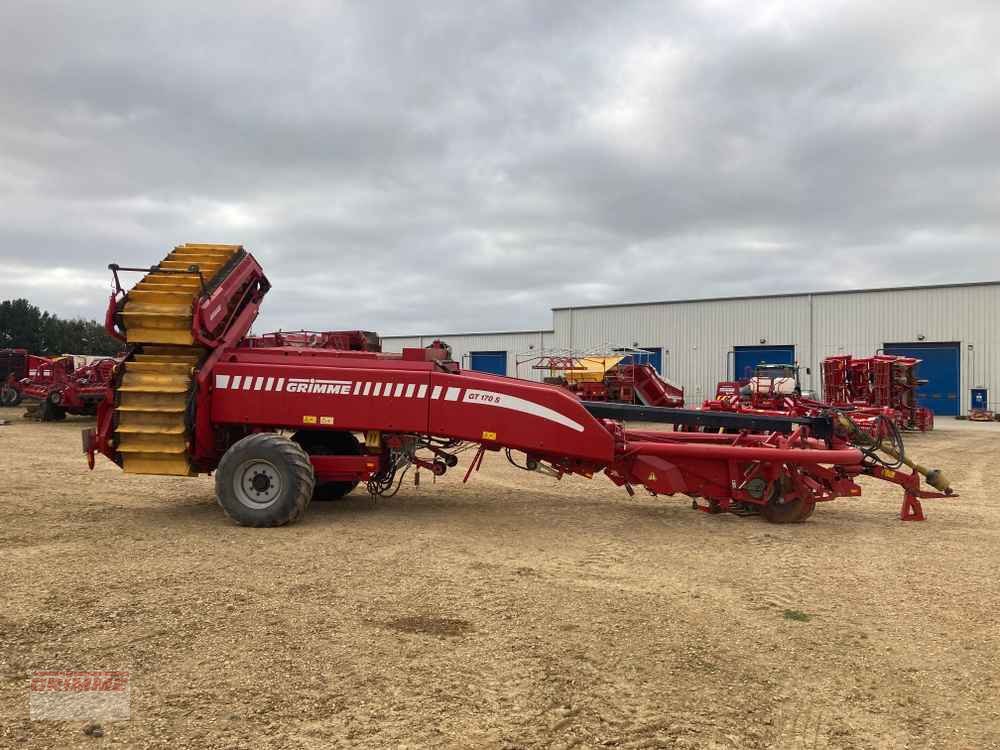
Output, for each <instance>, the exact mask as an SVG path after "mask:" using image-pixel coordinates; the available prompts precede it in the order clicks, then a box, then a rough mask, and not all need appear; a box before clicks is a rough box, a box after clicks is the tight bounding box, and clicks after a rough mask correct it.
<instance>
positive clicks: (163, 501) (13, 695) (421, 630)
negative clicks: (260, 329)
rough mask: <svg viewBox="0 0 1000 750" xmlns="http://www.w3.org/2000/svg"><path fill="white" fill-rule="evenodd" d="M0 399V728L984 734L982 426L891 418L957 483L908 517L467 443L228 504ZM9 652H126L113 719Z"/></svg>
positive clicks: (73, 426) (867, 742)
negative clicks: (133, 470) (731, 497)
mask: <svg viewBox="0 0 1000 750" xmlns="http://www.w3.org/2000/svg"><path fill="white" fill-rule="evenodd" d="M0 418H6V419H10V420H11V421H12V424H11V425H9V426H7V427H4V428H3V430H0V474H2V478H3V490H2V494H3V506H2V507H3V508H4V522H3V524H0V579H2V580H3V591H4V598H3V600H4V607H3V608H2V611H0V712H2V715H3V716H4V717H5V720H4V722H3V723H2V724H0V747H4V748H6V747H25V748H54V747H59V748H83V747H86V748H94V747H96V746H97V745H98V744H101V745H102V746H103V745H104V744H107V745H117V746H120V747H129V748H133V747H134V748H161V747H162V748H178V747H200V748H235V747H245V748H282V749H287V748H317V749H319V748H331V747H364V748H379V747H393V748H395V747H403V746H408V747H461V748H467V747H476V748H480V747H485V748H504V747H506V748H517V747H520V748H550V747H551V748H557V747H561V748H568V747H579V748H591V747H621V748H638V747H668V748H774V747H780V748H810V749H812V748H816V749H821V748H871V747H885V748H910V749H912V748H959V747H960V748H989V747H1000V740H998V737H1000V709H998V708H997V706H998V696H1000V678H998V676H997V675H998V674H1000V669H998V667H1000V630H998V628H997V617H996V612H997V602H998V601H1000V577H998V576H996V575H995V573H994V571H996V570H997V569H1000V507H998V505H997V502H998V501H997V497H996V487H997V485H998V484H1000V469H998V467H997V456H998V455H1000V430H991V429H981V430H942V431H939V432H936V433H934V434H931V435H927V436H914V437H912V438H910V439H909V447H910V450H911V452H912V453H913V455H914V456H916V457H918V458H920V459H921V460H922V461H924V462H925V463H927V464H930V465H935V466H939V467H940V468H942V469H943V470H945V471H946V473H947V474H948V475H949V477H950V478H951V480H952V482H953V484H954V486H955V487H956V488H957V489H958V490H959V492H961V495H962V497H961V498H960V499H956V500H948V501H927V502H925V511H926V513H927V516H928V521H926V522H925V523H901V522H899V521H898V520H896V514H897V513H898V510H899V504H900V500H901V493H900V491H899V490H898V489H897V488H893V487H890V486H888V485H885V484H882V483H877V482H872V481H865V482H864V484H865V495H864V497H862V498H858V499H845V500H838V501H835V502H832V503H827V504H824V505H823V506H821V507H820V508H819V509H818V510H817V512H816V513H815V514H814V515H813V516H812V518H810V519H809V521H808V522H807V523H805V524H802V525H799V526H793V527H783V526H771V525H768V524H767V523H765V522H763V521H762V520H760V519H758V518H736V517H733V516H729V515H720V516H709V515H706V514H702V513H697V512H693V511H691V509H690V503H689V502H688V501H686V500H685V499H684V498H673V499H671V498H655V499H654V498H650V497H641V496H637V497H636V498H635V499H629V498H628V497H627V495H626V494H625V493H624V492H622V491H621V490H619V489H617V488H615V487H614V486H613V485H612V484H611V483H610V482H609V481H607V480H605V479H604V478H603V477H595V478H594V480H592V481H587V480H585V479H581V478H567V479H564V480H563V481H561V482H559V481H556V480H554V479H551V478H548V477H543V476H537V475H534V474H528V473H526V472H523V471H518V470H516V469H514V468H512V467H510V466H509V465H508V464H507V463H506V462H505V461H503V458H502V456H494V455H490V456H488V457H487V460H486V462H485V464H484V466H483V470H482V471H481V472H479V473H478V474H474V475H473V478H472V480H470V483H469V484H467V485H463V484H462V483H461V477H462V475H463V473H464V472H463V471H462V468H463V467H459V468H457V469H454V470H452V471H450V472H449V473H448V474H447V475H446V476H445V477H443V478H440V479H438V480H437V481H434V482H432V481H429V480H428V478H427V477H425V478H424V481H423V482H421V484H420V486H419V487H416V488H415V487H413V486H412V485H411V484H405V485H404V486H403V488H402V490H401V491H400V493H399V495H397V496H396V497H394V498H392V499H391V500H386V501H379V502H377V503H375V504H372V503H371V502H369V500H368V499H367V497H366V496H364V495H352V496H351V497H349V498H348V499H347V500H346V501H345V502H341V503H318V504H315V505H313V506H312V507H311V508H310V509H309V513H308V515H307V516H306V518H305V519H304V521H303V522H302V523H300V524H297V525H295V526H290V527H286V528H280V529H243V528H239V527H236V526H233V525H232V524H230V523H228V522H227V521H226V519H225V517H224V516H223V515H222V513H221V511H220V510H219V508H218V507H217V506H216V504H215V502H214V499H213V496H212V479H211V478H209V477H199V478H195V479H185V478H172V477H136V476H126V475H123V474H122V473H121V472H120V471H119V470H118V469H117V468H116V467H114V466H112V465H111V464H109V463H108V462H106V461H99V462H98V466H97V469H96V470H95V471H94V472H89V471H88V470H87V468H86V461H85V459H84V457H83V456H82V454H81V453H80V437H79V429H80V428H81V427H83V426H86V425H87V424H88V422H87V421H86V420H79V419H73V418H70V419H69V420H67V422H66V423H61V424H49V423H31V422H24V421H22V420H21V419H20V418H19V411H18V410H10V409H8V410H0ZM944 426H947V422H946V423H945V425H944ZM988 427H989V426H988ZM997 427H1000V425H997ZM466 460H467V459H466ZM463 464H464V461H463ZM787 613H802V614H803V615H806V616H808V620H805V619H802V618H801V617H799V616H798V615H793V616H789V615H788V614H787ZM39 669H93V670H98V669H101V670H111V669H127V670H129V671H130V672H131V675H132V719H131V721H127V722H104V721H102V722H101V727H102V730H103V732H104V736H103V737H101V738H97V737H94V736H87V735H85V734H84V733H83V727H84V724H85V722H83V721H80V722H67V723H47V722H31V721H29V720H28V717H27V678H28V675H30V673H31V672H32V671H33V670H39Z"/></svg>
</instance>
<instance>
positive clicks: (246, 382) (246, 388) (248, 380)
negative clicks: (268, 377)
mask: <svg viewBox="0 0 1000 750" xmlns="http://www.w3.org/2000/svg"><path fill="white" fill-rule="evenodd" d="M252 385H253V375H247V376H246V377H245V378H243V390H244V391H249V390H250V387H251V386H252Z"/></svg>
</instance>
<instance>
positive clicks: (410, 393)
mask: <svg viewBox="0 0 1000 750" xmlns="http://www.w3.org/2000/svg"><path fill="white" fill-rule="evenodd" d="M416 387H417V385H416V383H410V384H409V385H408V386H406V393H405V394H404V395H405V396H406V397H407V398H413V391H414V390H415V389H416Z"/></svg>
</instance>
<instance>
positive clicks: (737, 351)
mask: <svg viewBox="0 0 1000 750" xmlns="http://www.w3.org/2000/svg"><path fill="white" fill-rule="evenodd" d="M794 364H795V347H794V346H734V347H733V374H734V379H735V380H746V379H747V378H749V377H751V376H752V375H753V370H754V368H755V367H756V366H757V365H794Z"/></svg>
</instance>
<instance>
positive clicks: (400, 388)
mask: <svg viewBox="0 0 1000 750" xmlns="http://www.w3.org/2000/svg"><path fill="white" fill-rule="evenodd" d="M403 385H404V384H403V383H396V392H395V393H394V394H392V395H393V396H395V397H396V398H399V396H400V394H402V392H403Z"/></svg>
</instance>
